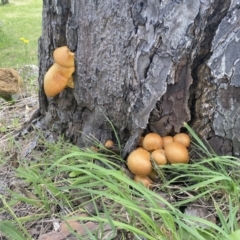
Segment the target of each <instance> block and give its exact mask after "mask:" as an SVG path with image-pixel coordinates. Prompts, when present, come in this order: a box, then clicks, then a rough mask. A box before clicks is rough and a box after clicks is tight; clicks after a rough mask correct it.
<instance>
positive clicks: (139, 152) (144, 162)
mask: <svg viewBox="0 0 240 240" xmlns="http://www.w3.org/2000/svg"><path fill="white" fill-rule="evenodd" d="M127 166H128V168H129V170H130V171H131V172H132V173H134V174H136V175H140V176H147V175H148V174H150V172H151V170H152V164H151V161H150V153H149V152H148V151H146V150H145V149H143V148H141V147H140V148H137V149H136V150H133V151H132V152H131V153H130V154H129V156H128V158H127Z"/></svg>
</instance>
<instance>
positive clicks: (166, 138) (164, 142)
mask: <svg viewBox="0 0 240 240" xmlns="http://www.w3.org/2000/svg"><path fill="white" fill-rule="evenodd" d="M162 140H163V148H165V147H166V145H167V144H168V143H171V142H173V137H172V136H165V137H162Z"/></svg>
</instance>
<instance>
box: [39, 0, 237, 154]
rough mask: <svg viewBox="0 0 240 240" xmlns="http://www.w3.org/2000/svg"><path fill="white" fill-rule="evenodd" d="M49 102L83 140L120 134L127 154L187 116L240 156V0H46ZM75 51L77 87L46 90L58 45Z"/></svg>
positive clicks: (45, 106) (43, 46)
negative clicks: (142, 139) (147, 133)
mask: <svg viewBox="0 0 240 240" xmlns="http://www.w3.org/2000/svg"><path fill="white" fill-rule="evenodd" d="M43 2H44V4H43V33H42V37H41V38H40V41H39V65H40V74H39V86H40V91H39V96H40V111H41V114H42V116H43V117H44V120H45V123H46V124H47V125H48V126H50V127H51V129H52V130H53V131H56V132H57V133H60V132H61V133H64V134H65V136H66V137H67V138H68V139H70V140H71V141H73V142H74V143H76V144H77V145H79V146H83V145H87V144H89V143H88V141H87V140H86V136H94V137H95V138H97V139H98V140H100V141H102V142H105V141H106V140H107V139H109V138H114V132H113V129H112V128H111V126H110V124H109V123H108V122H107V121H106V118H105V116H107V117H108V118H109V119H110V120H111V122H112V123H113V125H114V127H115V129H116V131H117V133H118V136H119V138H120V140H121V142H122V143H123V144H124V143H126V144H125V147H124V155H125V154H126V153H128V152H129V151H130V150H131V149H132V148H134V147H135V145H136V142H137V141H138V138H139V136H140V135H141V134H142V133H143V132H144V131H154V132H157V133H159V134H161V135H163V136H164V135H167V134H175V133H177V132H179V131H181V128H182V126H183V122H184V121H185V122H188V123H189V124H190V125H191V126H193V128H194V130H195V131H196V132H197V133H198V134H199V135H200V136H201V137H203V138H204V139H206V140H208V141H209V143H210V144H211V145H212V147H213V148H214V149H215V150H216V151H217V153H221V154H226V153H228V154H234V155H239V151H240V150H239V147H240V138H239V137H238V135H237V133H238V132H239V131H238V130H239V126H240V122H239V121H240V120H239V118H238V115H239V113H240V110H239V109H240V105H239V102H240V97H239V96H240V94H239V93H240V90H239V86H240V80H239V78H238V76H239V71H240V65H239V64H238V62H239V60H238V59H239V55H240V54H239V53H238V51H237V49H238V48H239V47H240V42H239V32H238V29H239V15H240V14H239V6H240V5H239V3H238V2H237V1H236V0H194V1H192V0H175V1H173V0H171V1H170V0H163V1H161V0H142V1H139V0H135V1H134V0H128V1H126V0H119V1H110V0H103V1H98V0H94V1H84V0H75V1H74V0H71V1H65V0H58V1H56V0H52V1H47V0H44V1H43ZM63 45H67V46H68V47H69V48H70V50H71V51H73V52H75V62H76V71H75V73H74V82H75V87H74V89H65V90H64V91H63V92H62V93H60V94H59V95H58V96H56V97H54V98H47V97H46V95H45V94H44V91H43V78H44V74H45V73H46V71H47V70H48V68H49V67H50V66H51V65H52V63H53V59H52V53H53V50H54V49H55V48H57V47H60V46H63Z"/></svg>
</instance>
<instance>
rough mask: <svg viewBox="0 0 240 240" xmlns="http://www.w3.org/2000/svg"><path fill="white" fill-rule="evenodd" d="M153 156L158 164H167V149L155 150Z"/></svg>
mask: <svg viewBox="0 0 240 240" xmlns="http://www.w3.org/2000/svg"><path fill="white" fill-rule="evenodd" d="M151 157H152V159H153V161H154V162H155V163H156V164H157V165H165V164H167V158H166V155H165V151H164V150H163V149H156V150H154V151H153V152H152V153H151Z"/></svg>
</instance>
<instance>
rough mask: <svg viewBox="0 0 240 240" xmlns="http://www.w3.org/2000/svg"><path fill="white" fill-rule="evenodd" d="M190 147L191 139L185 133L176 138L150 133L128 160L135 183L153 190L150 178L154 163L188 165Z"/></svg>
mask: <svg viewBox="0 0 240 240" xmlns="http://www.w3.org/2000/svg"><path fill="white" fill-rule="evenodd" d="M189 145H190V137H189V136H188V135H187V134H185V133H178V134H176V135H175V136H174V137H172V136H165V137H161V136H160V135H158V134H157V133H148V134H147V135H146V136H145V137H141V139H140V142H139V146H138V148H137V149H135V150H133V151H132V152H131V153H130V154H129V156H128V158H127V166H128V168H129V170H130V171H131V172H132V173H133V174H134V175H135V177H134V181H136V182H141V183H142V184H143V185H144V186H146V187H149V188H151V186H152V184H153V182H152V180H151V179H150V177H149V176H151V174H153V171H154V170H153V167H152V161H154V162H155V163H156V164H157V165H165V164H168V163H169V164H178V163H188V162H189V154H188V149H187V148H188V147H189Z"/></svg>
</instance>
